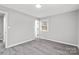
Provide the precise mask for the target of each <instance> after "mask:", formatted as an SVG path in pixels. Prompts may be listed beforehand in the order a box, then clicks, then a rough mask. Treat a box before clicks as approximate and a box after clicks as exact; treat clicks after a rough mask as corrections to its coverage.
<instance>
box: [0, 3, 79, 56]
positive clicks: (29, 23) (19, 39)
mask: <svg viewBox="0 0 79 59" xmlns="http://www.w3.org/2000/svg"><path fill="white" fill-rule="evenodd" d="M0 11H1V12H2V13H0V55H79V4H0Z"/></svg>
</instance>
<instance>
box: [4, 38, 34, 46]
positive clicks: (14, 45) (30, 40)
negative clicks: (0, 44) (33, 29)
mask: <svg viewBox="0 0 79 59" xmlns="http://www.w3.org/2000/svg"><path fill="white" fill-rule="evenodd" d="M32 40H34V39H30V40H26V41H23V42H19V43H16V44H13V45H10V46H7V47H5V48H11V47H14V46H17V45H19V44H23V43H26V42H30V41H32Z"/></svg>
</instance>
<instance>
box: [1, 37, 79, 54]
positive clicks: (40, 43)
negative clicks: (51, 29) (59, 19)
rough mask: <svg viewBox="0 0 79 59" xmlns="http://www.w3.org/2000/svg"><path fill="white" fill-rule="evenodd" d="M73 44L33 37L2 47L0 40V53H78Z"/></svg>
mask: <svg viewBox="0 0 79 59" xmlns="http://www.w3.org/2000/svg"><path fill="white" fill-rule="evenodd" d="M78 54H79V53H78V49H77V47H75V46H70V45H65V44H61V43H57V42H53V41H49V40H45V39H35V40H33V41H30V42H27V43H23V44H20V45H17V46H15V47H11V48H8V49H6V48H4V46H3V43H2V42H1V41H0V55H78Z"/></svg>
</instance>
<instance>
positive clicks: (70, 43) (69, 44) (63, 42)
mask: <svg viewBox="0 0 79 59" xmlns="http://www.w3.org/2000/svg"><path fill="white" fill-rule="evenodd" d="M41 39H45V38H41ZM45 40H50V41H54V42H58V43H62V44H66V45H71V46H76V47H78V45H75V44H71V43H67V42H62V41H56V40H51V39H45Z"/></svg>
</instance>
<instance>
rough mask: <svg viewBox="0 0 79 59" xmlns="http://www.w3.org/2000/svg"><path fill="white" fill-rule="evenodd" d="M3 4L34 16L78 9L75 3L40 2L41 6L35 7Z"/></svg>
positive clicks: (33, 5)
mask: <svg viewBox="0 0 79 59" xmlns="http://www.w3.org/2000/svg"><path fill="white" fill-rule="evenodd" d="M3 6H5V7H8V8H12V9H15V10H18V11H20V12H23V13H26V14H29V15H32V16H35V17H39V18H41V17H47V16H51V15H56V14H60V13H64V12H69V11H73V10H77V9H78V5H77V4H42V8H36V7H35V4H7V5H6V4H3Z"/></svg>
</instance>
